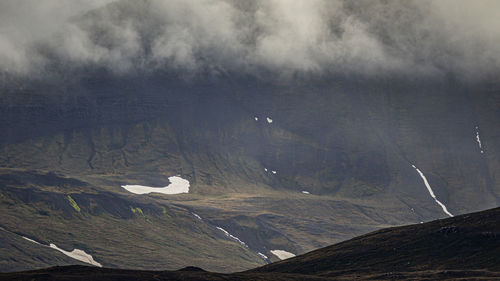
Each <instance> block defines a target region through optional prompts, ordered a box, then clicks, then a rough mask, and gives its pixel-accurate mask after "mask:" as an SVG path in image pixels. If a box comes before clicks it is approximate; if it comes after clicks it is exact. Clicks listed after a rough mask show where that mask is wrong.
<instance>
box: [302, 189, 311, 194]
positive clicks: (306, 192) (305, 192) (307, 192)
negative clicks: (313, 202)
mask: <svg viewBox="0 0 500 281" xmlns="http://www.w3.org/2000/svg"><path fill="white" fill-rule="evenodd" d="M302 193H304V194H311V193H310V192H309V191H305V190H302Z"/></svg>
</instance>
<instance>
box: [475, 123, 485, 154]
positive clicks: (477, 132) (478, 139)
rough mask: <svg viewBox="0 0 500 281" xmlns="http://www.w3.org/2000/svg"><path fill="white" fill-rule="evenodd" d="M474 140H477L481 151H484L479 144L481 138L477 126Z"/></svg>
mask: <svg viewBox="0 0 500 281" xmlns="http://www.w3.org/2000/svg"><path fill="white" fill-rule="evenodd" d="M476 141H477V144H478V145H479V149H480V150H481V153H484V151H483V146H482V144H481V138H480V137H479V127H478V126H476Z"/></svg>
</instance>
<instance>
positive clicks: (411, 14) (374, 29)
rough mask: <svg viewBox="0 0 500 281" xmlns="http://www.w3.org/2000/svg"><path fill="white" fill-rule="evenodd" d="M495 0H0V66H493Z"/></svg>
mask: <svg viewBox="0 0 500 281" xmlns="http://www.w3.org/2000/svg"><path fill="white" fill-rule="evenodd" d="M499 13H500V1H496V0H476V1H468V0H434V1H428V0H418V1H417V0H415V1H411V0H408V1H397V0H392V1H391V0H358V1H342V0H260V1H259V0H256V1H237V0H234V1H231V0H169V1H160V0H119V1H111V0H92V1H87V0H74V1H66V0H45V1H36V0H4V1H1V2H0V72H3V73H8V74H11V75H17V76H24V75H29V76H37V75H43V74H44V73H47V72H51V71H56V72H57V71H76V70H78V69H82V68H83V69H86V68H88V67H97V68H105V69H108V70H109V71H112V72H113V73H116V74H124V73H128V72H130V71H155V70H158V69H168V70H173V71H179V72H182V73H191V74H196V73H207V72H208V73H212V74H218V73H224V72H240V73H258V72H260V71H263V70H264V71H266V72H270V73H276V74H277V75H283V76H289V75H295V74H306V75H323V74H332V73H333V74H335V73H356V74H360V75H369V76H371V75H380V74H394V73H399V74H401V73H403V74H411V75H415V74H422V75H435V74H442V73H453V74H457V75H460V76H462V77H476V78H477V77H483V76H488V75H492V74H497V73H498V70H500V44H498V42H500V14H499Z"/></svg>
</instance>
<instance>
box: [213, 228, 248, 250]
mask: <svg viewBox="0 0 500 281" xmlns="http://www.w3.org/2000/svg"><path fill="white" fill-rule="evenodd" d="M215 228H217V229H218V230H220V231H222V232H224V235H226V236H227V237H229V238H231V239H233V240H236V242H238V243H240V244H241V245H242V246H245V247H247V248H248V246H247V244H245V242H243V241H241V240H240V238H238V237H236V236H234V235H232V234H231V233H229V232H227V231H226V230H225V229H224V228H222V227H219V226H216V227H215Z"/></svg>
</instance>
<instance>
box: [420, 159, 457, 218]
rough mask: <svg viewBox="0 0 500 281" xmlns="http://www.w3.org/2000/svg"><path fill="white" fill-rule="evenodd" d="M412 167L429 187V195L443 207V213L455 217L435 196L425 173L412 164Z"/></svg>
mask: <svg viewBox="0 0 500 281" xmlns="http://www.w3.org/2000/svg"><path fill="white" fill-rule="evenodd" d="M411 166H412V167H413V168H414V169H415V170H416V171H417V172H418V174H419V175H420V177H421V178H422V180H423V181H424V184H425V187H427V190H428V191H429V194H430V195H431V197H432V198H433V199H434V201H436V203H438V205H439V206H441V209H443V212H445V213H446V214H447V215H448V216H450V217H453V215H452V214H451V213H450V212H448V209H447V208H446V206H445V205H444V204H443V203H441V201H439V200H438V199H437V198H436V195H434V191H432V188H431V186H430V185H429V182H428V181H427V178H426V177H425V175H424V173H422V172H421V171H420V170H419V169H418V168H417V167H416V166H415V165H413V164H412V165H411Z"/></svg>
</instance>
